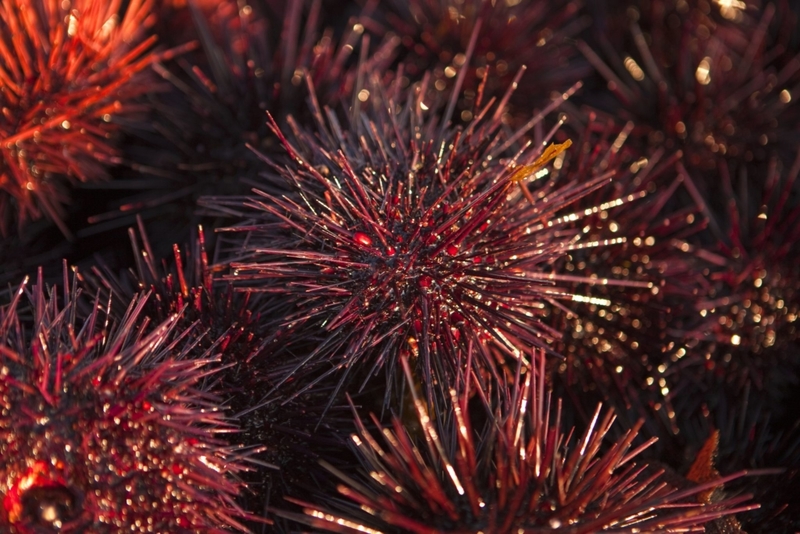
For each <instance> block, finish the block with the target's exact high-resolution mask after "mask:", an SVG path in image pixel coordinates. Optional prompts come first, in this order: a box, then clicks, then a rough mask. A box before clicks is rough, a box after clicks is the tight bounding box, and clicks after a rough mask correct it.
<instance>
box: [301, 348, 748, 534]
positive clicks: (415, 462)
mask: <svg viewBox="0 0 800 534" xmlns="http://www.w3.org/2000/svg"><path fill="white" fill-rule="evenodd" d="M543 359H544V357H543V355H539V362H540V365H536V366H535V367H536V369H529V370H528V372H526V373H525V374H524V375H522V377H521V376H520V374H519V372H518V373H517V376H516V380H515V385H514V386H512V387H511V388H509V390H508V391H507V395H506V398H505V402H504V403H503V404H502V405H501V406H499V407H498V408H497V410H496V414H495V416H494V418H493V419H492V420H490V421H489V423H488V424H487V425H486V426H485V427H484V428H483V429H478V428H475V427H473V424H472V421H471V417H470V415H469V408H468V407H467V402H468V401H467V398H468V395H466V394H461V395H459V394H457V393H456V392H455V391H453V390H451V392H450V397H451V407H450V409H449V410H448V411H447V412H444V413H437V414H436V415H431V414H429V412H428V411H427V409H426V404H425V403H424V402H423V401H421V400H420V399H419V398H418V397H417V395H416V393H414V405H415V408H416V417H417V421H418V424H419V425H420V428H421V436H419V437H416V438H415V437H414V436H413V435H412V434H410V433H409V432H408V431H407V430H406V429H405V428H404V427H403V424H402V422H401V421H400V420H398V419H395V420H394V422H393V425H392V428H391V429H390V428H380V425H379V423H378V422H377V420H376V421H375V423H376V424H378V426H379V428H380V437H378V436H376V435H373V434H372V433H370V432H368V431H367V430H366V428H365V427H364V425H363V424H362V423H360V422H358V423H357V425H358V432H357V433H356V434H354V435H353V436H352V444H353V445H354V450H355V452H356V454H357V455H358V456H359V459H360V461H361V463H362V468H363V470H364V471H365V473H364V474H363V475H362V476H359V477H358V478H351V477H350V476H346V475H344V474H343V473H340V472H338V471H337V470H336V469H335V468H331V471H332V472H333V473H334V474H336V475H337V477H338V478H339V481H340V484H339V486H338V491H339V493H340V494H341V496H342V497H343V498H331V497H321V498H320V499H324V502H325V504H323V505H322V506H318V505H315V504H309V503H308V502H302V501H297V503H298V504H300V505H301V506H303V507H304V512H305V516H303V515H301V514H285V515H287V516H288V517H291V518H293V519H294V520H296V521H299V522H301V523H304V524H306V525H309V526H312V527H313V528H315V529H321V530H323V531H326V532H340V533H353V532H369V533H381V532H412V533H416V534H432V533H434V532H435V533H444V532H459V533H464V532H473V533H478V532H492V533H497V534H511V533H520V532H529V533H534V532H545V531H547V532H551V531H555V532H565V533H570V534H578V533H583V534H589V533H594V532H600V531H603V532H628V533H630V532H687V531H690V529H695V528H696V529H698V530H699V529H700V528H702V526H703V525H707V524H710V523H712V522H714V521H716V520H717V519H719V518H720V517H724V516H727V515H730V514H733V513H735V512H737V511H741V510H749V509H752V508H754V506H747V505H744V506H741V507H739V506H740V505H741V503H742V502H744V501H745V500H747V496H739V497H735V498H732V499H725V500H721V501H718V502H716V503H699V502H698V500H699V499H698V495H699V494H701V493H703V492H708V491H710V490H712V489H713V488H717V487H719V486H721V485H722V484H724V483H725V482H726V480H725V479H722V478H718V477H717V478H716V479H715V480H713V481H711V482H709V483H705V484H701V485H698V486H696V487H690V488H688V489H679V488H678V487H676V486H674V485H672V484H671V483H670V482H667V481H666V480H665V477H664V476H663V475H664V472H663V471H659V470H656V469H654V468H652V467H649V466H647V465H637V464H634V463H633V462H632V460H634V459H635V458H636V457H637V456H638V455H639V454H640V453H641V452H642V450H643V449H644V448H645V447H646V446H647V445H644V446H642V447H638V448H633V449H632V448H631V444H632V442H633V441H634V439H635V437H636V433H637V431H638V428H639V426H640V425H641V422H640V423H639V425H637V426H636V427H634V428H632V429H629V430H627V431H626V432H625V433H624V435H623V436H622V437H621V438H620V439H619V440H617V441H616V442H613V443H612V444H611V445H610V446H609V447H608V448H607V449H606V450H605V452H601V451H602V450H603V441H604V438H605V437H606V436H607V435H608V433H609V429H610V428H611V426H612V425H613V423H614V417H613V414H612V413H606V414H605V415H603V414H602V410H601V407H600V406H598V409H597V411H596V412H595V415H594V418H593V420H592V422H591V424H590V426H589V427H588V428H587V429H586V431H585V432H584V433H583V435H582V436H581V438H580V439H577V440H576V439H575V435H576V434H574V433H573V432H574V429H573V430H572V431H568V432H565V431H564V429H563V428H562V421H561V404H560V402H559V403H557V405H556V406H555V407H552V406H551V403H550V395H549V394H548V395H545V390H544V376H543V373H544V365H543ZM402 361H403V364H404V368H405V372H406V373H407V374H408V376H409V379H411V376H410V369H409V365H408V363H407V360H406V359H403V360H402ZM730 478H735V477H730ZM730 478H729V479H728V480H730ZM686 485H687V486H691V484H686ZM755 507H757V506H755Z"/></svg>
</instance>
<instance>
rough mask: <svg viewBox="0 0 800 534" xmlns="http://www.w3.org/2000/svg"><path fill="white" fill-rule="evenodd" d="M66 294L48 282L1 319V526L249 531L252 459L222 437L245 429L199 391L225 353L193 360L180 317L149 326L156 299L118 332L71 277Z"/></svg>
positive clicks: (137, 305)
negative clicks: (243, 501)
mask: <svg viewBox="0 0 800 534" xmlns="http://www.w3.org/2000/svg"><path fill="white" fill-rule="evenodd" d="M61 291H63V299H62V297H61V295H60V291H59V290H57V289H56V288H55V287H53V288H50V289H48V288H46V287H45V286H44V283H43V282H42V280H41V278H40V279H39V281H38V283H37V284H36V285H35V286H33V288H31V289H28V288H27V286H26V285H25V284H23V285H22V286H20V288H19V290H18V291H17V292H16V294H15V296H14V299H13V301H12V302H11V304H10V305H9V306H7V307H6V308H4V309H3V310H2V311H1V312H0V456H1V457H2V458H3V462H2V465H1V466H0V492H2V494H3V498H2V507H0V524H2V525H4V528H5V529H9V531H10V532H14V533H18V534H22V533H29V532H44V531H48V532H49V531H59V532H75V533H77V532H87V531H91V532H98V533H103V532H106V533H111V532H121V531H125V532H153V531H158V532H186V533H189V532H196V531H197V530H198V529H200V530H203V531H205V532H224V531H227V529H228V528H239V526H240V525H241V523H240V522H241V520H242V518H243V517H245V516H246V514H245V512H244V511H243V510H241V509H240V508H239V507H238V506H237V505H236V504H235V502H234V497H235V496H236V494H237V493H238V492H239V491H240V489H241V485H240V483H239V482H237V473H238V472H240V471H242V470H244V469H245V465H246V464H245V462H244V459H245V458H246V454H245V452H244V451H241V452H237V451H236V450H235V449H234V448H231V447H228V446H226V445H225V444H224V443H223V442H222V441H220V440H219V438H218V437H217V434H218V433H220V432H228V431H231V430H232V429H233V428H234V427H233V425H232V424H231V423H230V422H229V421H227V420H226V419H225V417H224V416H223V413H222V411H221V409H220V406H219V399H218V398H216V397H215V396H213V395H211V394H209V393H207V392H204V391H203V390H202V389H200V388H199V386H200V383H201V380H202V379H203V378H204V377H205V376H207V375H208V374H209V371H208V370H207V367H208V365H209V363H210V362H212V361H213V354H212V353H208V354H204V355H203V356H202V357H200V358H195V359H187V358H186V357H185V356H186V353H187V351H188V350H190V349H191V344H190V343H187V341H188V340H187V339H186V333H187V332H186V331H182V330H180V329H177V328H176V321H177V318H178V316H177V315H172V316H171V317H170V318H169V319H167V320H166V321H164V322H163V323H161V324H160V325H158V326H156V327H155V328H152V329H147V323H148V320H147V319H146V318H144V317H143V316H142V308H143V306H144V304H145V301H146V296H142V297H139V298H135V299H134V300H133V301H131V304H130V306H129V308H128V311H127V312H126V314H125V316H124V317H123V318H122V319H121V320H120V321H119V322H110V321H109V319H108V317H107V316H105V314H104V313H103V311H102V304H101V303H100V302H99V301H95V303H94V310H93V311H92V312H91V313H90V314H88V315H86V316H82V315H81V314H80V313H79V302H78V301H79V300H80V299H81V298H83V297H81V295H80V292H79V291H78V290H77V289H76V286H75V283H74V281H73V283H72V284H71V285H70V283H69V278H68V277H67V274H66V272H65V280H64V287H63V288H62V289H61ZM26 298H27V300H29V301H30V304H25V303H24V300H25V299H26ZM220 474H223V476H220Z"/></svg>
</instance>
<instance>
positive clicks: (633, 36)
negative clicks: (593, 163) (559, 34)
mask: <svg viewBox="0 0 800 534" xmlns="http://www.w3.org/2000/svg"><path fill="white" fill-rule="evenodd" d="M711 4H712V2H710V1H707V0H688V1H687V0H653V1H640V0H632V1H627V2H615V3H613V8H614V10H615V11H616V15H614V16H610V17H609V21H611V24H610V26H609V27H608V28H605V31H598V32H597V35H596V36H597V38H598V39H599V41H600V43H599V44H600V46H599V47H598V48H600V49H602V50H606V51H607V56H608V57H611V58H613V59H612V60H611V61H610V62H608V63H607V62H605V61H604V60H603V59H601V57H600V55H598V53H597V52H596V51H595V47H592V46H589V45H588V44H586V43H579V48H580V49H581V50H582V51H583V53H584V55H586V57H587V58H588V59H589V60H590V61H591V63H592V64H593V65H594V66H595V67H596V68H597V70H598V72H599V73H600V74H601V75H602V77H603V78H605V80H606V81H607V83H608V88H609V90H610V91H611V92H612V93H614V94H615V95H616V96H617V98H618V100H619V102H620V104H621V106H619V107H617V109H615V110H614V113H615V115H617V116H619V117H622V118H623V119H631V120H634V121H635V122H636V123H637V125H638V126H639V127H640V129H641V132H638V133H643V134H646V135H648V137H649V140H650V142H652V143H653V144H654V145H656V146H658V145H664V146H666V147H667V148H668V149H676V148H681V149H682V150H683V152H684V161H685V162H686V164H687V167H689V168H690V169H696V170H701V171H709V170H711V171H713V169H714V167H715V165H716V161H717V158H718V157H726V158H735V159H739V160H744V161H752V160H764V159H766V157H767V156H768V154H769V149H770V148H774V147H782V148H788V150H789V151H791V150H792V148H793V147H794V146H795V145H796V144H797V134H796V133H794V131H795V130H796V127H797V124H798V123H799V122H800V107H798V106H797V97H796V95H794V91H795V87H796V84H797V82H798V80H799V79H800V56H799V57H794V58H787V57H786V56H787V55H788V54H786V52H785V50H784V49H783V48H782V46H781V45H780V44H776V43H772V42H770V40H769V39H768V31H767V30H768V27H769V24H770V22H771V20H772V18H773V17H774V16H775V12H776V9H775V6H774V4H773V3H771V2H764V3H762V4H763V5H762V7H761V8H756V7H755V6H752V5H751V6H748V5H746V2H736V3H733V2H728V3H727V4H728V5H724V4H726V3H725V2H717V3H716V4H717V5H713V6H712V5H711ZM625 6H628V7H627V10H624V9H620V8H624V7H625ZM626 30H629V31H626ZM610 41H611V42H610ZM613 41H615V42H613ZM598 100H599V99H598ZM713 177H714V175H713V173H712V174H711V175H710V176H706V177H705V181H703V182H702V183H701V184H698V185H701V186H703V191H704V192H706V191H710V190H713V189H706V187H708V188H713V187H714V184H715V183H716V181H715V180H714V179H713Z"/></svg>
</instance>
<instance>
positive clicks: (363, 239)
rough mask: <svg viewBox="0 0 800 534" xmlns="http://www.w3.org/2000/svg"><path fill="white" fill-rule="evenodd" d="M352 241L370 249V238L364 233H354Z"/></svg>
mask: <svg viewBox="0 0 800 534" xmlns="http://www.w3.org/2000/svg"><path fill="white" fill-rule="evenodd" d="M353 239H354V240H355V242H356V243H358V244H359V245H364V246H365V247H371V246H372V238H371V237H369V236H368V235H367V234H365V233H364V232H356V233H355V234H353Z"/></svg>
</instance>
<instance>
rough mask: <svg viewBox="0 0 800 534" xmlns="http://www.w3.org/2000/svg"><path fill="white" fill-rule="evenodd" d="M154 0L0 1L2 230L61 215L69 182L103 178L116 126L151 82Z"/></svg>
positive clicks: (115, 153) (114, 158)
mask: <svg viewBox="0 0 800 534" xmlns="http://www.w3.org/2000/svg"><path fill="white" fill-rule="evenodd" d="M152 3H153V2H152V1H151V0H133V1H132V2H127V3H126V4H127V5H126V7H125V8H124V10H123V2H122V1H121V0H113V1H109V2H95V1H93V0H74V1H71V2H70V1H61V0H4V1H3V2H0V110H2V113H0V214H2V215H1V216H0V234H7V233H8V232H9V231H11V229H12V228H13V226H12V224H14V220H15V219H16V225H18V226H20V227H21V226H22V225H24V224H25V223H26V222H27V221H30V220H34V219H38V218H41V217H42V216H46V217H48V218H50V219H51V220H53V221H54V222H55V223H56V224H57V225H58V226H59V228H60V229H61V231H62V232H63V233H64V234H66V235H69V230H68V229H67V228H66V226H65V224H64V222H63V220H62V217H63V214H64V204H65V203H66V202H67V200H68V191H67V189H68V188H67V186H69V185H73V184H76V183H80V182H93V181H99V180H106V179H107V178H108V174H107V171H106V167H107V166H108V165H110V164H114V163H118V162H119V155H120V152H119V150H118V148H117V147H116V146H115V142H114V139H113V135H114V134H115V133H116V132H117V131H118V130H119V128H120V122H118V120H119V119H121V118H130V117H131V116H134V115H136V114H137V113H139V112H141V111H142V108H141V102H139V103H137V102H136V99H137V97H139V96H141V95H142V94H144V93H146V92H148V91H152V90H153V85H152V83H146V82H145V79H146V74H145V72H144V71H145V69H146V68H147V67H148V65H149V64H150V63H151V62H152V61H153V60H154V59H155V58H156V57H157V56H156V55H155V54H153V53H151V52H149V49H150V48H151V47H152V45H153V43H154V42H155V37H150V38H147V36H146V33H145V30H146V29H147V27H148V26H149V25H151V24H152V18H151V7H152Z"/></svg>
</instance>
